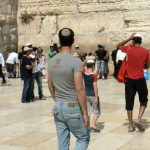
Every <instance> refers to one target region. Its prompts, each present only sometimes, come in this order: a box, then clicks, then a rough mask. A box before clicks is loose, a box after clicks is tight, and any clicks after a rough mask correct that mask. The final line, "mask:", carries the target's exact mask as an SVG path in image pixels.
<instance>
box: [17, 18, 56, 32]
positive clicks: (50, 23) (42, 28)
mask: <svg viewBox="0 0 150 150" xmlns="http://www.w3.org/2000/svg"><path fill="white" fill-rule="evenodd" d="M18 25H19V26H18V34H40V33H42V34H45V33H46V34H53V33H56V16H36V17H35V18H34V20H33V21H31V22H30V23H29V24H27V25H26V24H22V23H21V21H20V20H19V21H18Z"/></svg>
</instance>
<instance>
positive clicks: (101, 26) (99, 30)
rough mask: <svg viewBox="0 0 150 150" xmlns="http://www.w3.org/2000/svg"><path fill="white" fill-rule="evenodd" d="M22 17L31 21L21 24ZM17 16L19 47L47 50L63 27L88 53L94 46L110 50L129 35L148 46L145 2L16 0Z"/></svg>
mask: <svg viewBox="0 0 150 150" xmlns="http://www.w3.org/2000/svg"><path fill="white" fill-rule="evenodd" d="M23 14H27V15H29V18H30V17H31V16H32V17H31V18H32V19H29V20H28V21H29V22H28V23H22V21H21V16H22V15H23ZM18 16H19V17H18V36H19V39H18V41H19V47H21V46H22V45H24V44H25V43H26V42H31V43H33V45H36V46H42V47H43V48H46V49H48V47H49V45H50V43H51V42H57V33H58V30H59V29H61V28H63V27H70V28H72V29H73V30H74V31H75V34H76V40H75V45H76V44H77V45H79V46H80V47H82V49H84V50H88V51H90V50H95V49H96V48H97V44H105V45H108V47H109V48H112V45H113V43H116V42H118V41H121V40H122V39H125V38H126V37H127V36H129V35H130V34H131V33H132V32H139V33H141V34H142V36H143V41H144V45H145V46H146V47H148V48H149V46H150V44H149V39H150V30H149V29H150V1H148V0H20V1H19V12H18Z"/></svg>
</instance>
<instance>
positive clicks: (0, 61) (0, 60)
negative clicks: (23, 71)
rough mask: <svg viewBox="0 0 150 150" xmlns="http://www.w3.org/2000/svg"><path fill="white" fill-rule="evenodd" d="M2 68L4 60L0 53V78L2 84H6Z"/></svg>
mask: <svg viewBox="0 0 150 150" xmlns="http://www.w3.org/2000/svg"><path fill="white" fill-rule="evenodd" d="M4 67H5V60H4V57H3V54H2V53H0V77H2V84H6V79H5V75H4V73H3V70H4Z"/></svg>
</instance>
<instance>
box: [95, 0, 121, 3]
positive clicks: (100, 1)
mask: <svg viewBox="0 0 150 150" xmlns="http://www.w3.org/2000/svg"><path fill="white" fill-rule="evenodd" d="M121 1H122V0H97V2H98V3H115V2H121Z"/></svg>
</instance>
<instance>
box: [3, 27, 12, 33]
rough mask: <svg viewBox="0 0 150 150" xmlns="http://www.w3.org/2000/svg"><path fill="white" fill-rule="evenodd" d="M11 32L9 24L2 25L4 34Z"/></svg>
mask: <svg viewBox="0 0 150 150" xmlns="http://www.w3.org/2000/svg"><path fill="white" fill-rule="evenodd" d="M9 33H10V28H9V25H4V26H2V34H9Z"/></svg>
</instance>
